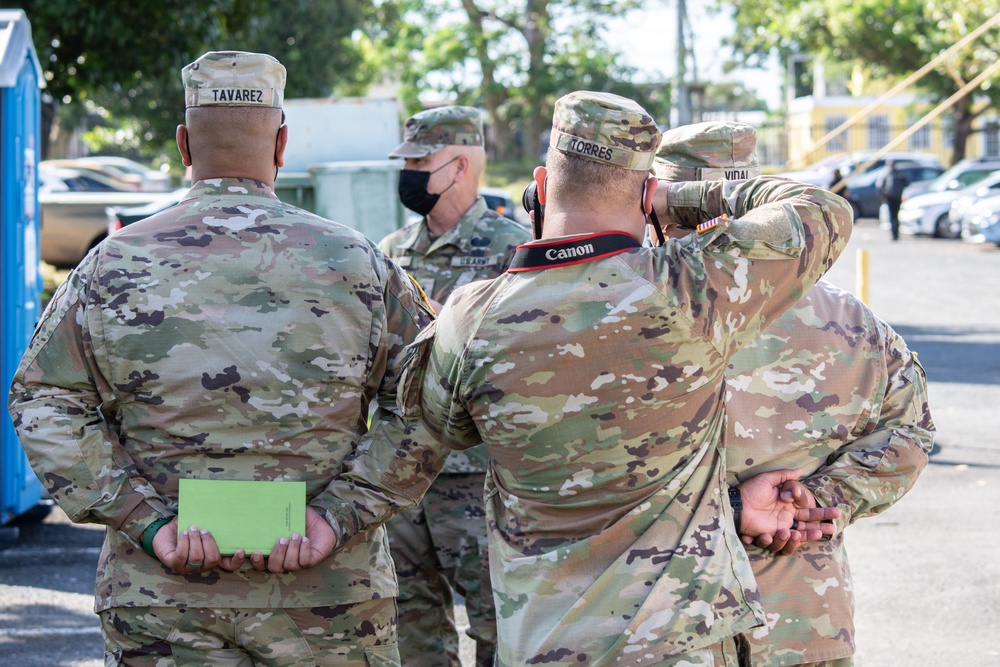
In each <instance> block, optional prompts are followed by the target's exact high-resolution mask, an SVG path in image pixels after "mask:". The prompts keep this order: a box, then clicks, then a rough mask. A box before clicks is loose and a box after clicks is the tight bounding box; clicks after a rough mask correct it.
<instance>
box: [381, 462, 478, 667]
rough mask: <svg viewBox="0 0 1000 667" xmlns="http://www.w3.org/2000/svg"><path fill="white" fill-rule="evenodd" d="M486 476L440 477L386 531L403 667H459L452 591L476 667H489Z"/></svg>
mask: <svg viewBox="0 0 1000 667" xmlns="http://www.w3.org/2000/svg"><path fill="white" fill-rule="evenodd" d="M484 477H485V474H484V473H480V472H473V473H451V474H442V475H441V476H440V477H438V478H437V479H436V480H435V481H434V483H433V484H432V485H431V488H430V489H428V491H427V495H425V496H424V499H423V501H422V502H421V504H420V507H419V508H418V509H415V510H410V511H408V512H403V513H402V514H400V515H398V516H394V517H393V518H392V519H390V520H389V523H388V524H386V528H387V529H388V531H389V546H390V549H391V552H392V560H393V562H394V563H395V565H396V576H397V577H398V579H399V597H398V598H397V601H398V605H399V652H400V655H401V656H402V657H403V664H404V665H407V666H408V667H438V666H446V667H447V666H453V667H461V664H462V663H461V661H460V660H459V642H458V631H457V629H456V626H455V613H454V605H455V599H454V595H453V593H452V592H453V591H454V592H455V593H457V594H459V595H461V596H462V597H463V598H464V599H465V610H466V614H467V616H468V619H469V628H468V629H467V630H466V634H467V635H468V636H469V638H470V639H472V640H473V641H475V642H476V665H478V666H479V667H490V666H491V665H492V664H493V654H494V653H495V650H496V612H495V609H494V606H493V588H492V587H491V586H490V570H489V562H488V560H487V543H486V514H485V511H484V509H483V483H484Z"/></svg>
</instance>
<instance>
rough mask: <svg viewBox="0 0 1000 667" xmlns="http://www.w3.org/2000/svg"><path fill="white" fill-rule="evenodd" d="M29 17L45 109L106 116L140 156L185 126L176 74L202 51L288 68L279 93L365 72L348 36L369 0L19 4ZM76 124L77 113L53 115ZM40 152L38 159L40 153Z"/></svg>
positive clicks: (310, 91)
mask: <svg viewBox="0 0 1000 667" xmlns="http://www.w3.org/2000/svg"><path fill="white" fill-rule="evenodd" d="M11 4H12V5H14V6H20V7H21V8H23V9H24V10H25V13H26V14H27V16H28V19H29V20H30V21H31V26H32V33H33V38H34V42H35V47H36V48H37V50H38V56H39V60H40V62H41V64H42V69H43V70H44V76H45V80H46V84H47V89H46V92H47V94H48V98H49V103H48V104H47V105H46V109H45V110H44V111H43V126H44V127H43V139H47V138H48V136H49V134H48V129H47V128H48V124H49V123H51V122H52V121H53V120H54V119H55V115H56V111H57V109H58V107H59V106H60V105H74V106H77V107H85V108H87V109H95V108H96V109H103V110H106V112H107V114H106V115H107V116H108V119H109V120H108V122H111V123H119V124H121V125H123V126H126V127H127V128H128V133H129V134H130V136H133V137H135V138H136V140H137V141H136V143H137V144H141V147H142V148H143V149H144V150H145V151H146V152H152V153H155V152H157V151H160V150H162V149H163V148H164V147H165V146H168V147H169V146H170V145H171V144H172V142H173V137H174V130H175V128H176V126H177V125H178V124H179V123H181V122H183V105H182V104H181V100H183V91H182V89H181V80H180V70H181V68H182V67H183V66H184V65H186V64H187V63H189V62H191V61H193V60H194V59H195V58H197V57H198V56H199V55H200V54H202V53H204V52H205V51H210V50H226V49H236V50H241V51H261V52H265V53H270V54H272V55H274V56H275V57H276V58H278V59H279V60H281V61H282V63H283V64H285V65H286V66H287V67H288V84H287V86H286V91H285V94H286V97H325V96H327V95H330V94H331V93H332V92H333V91H334V89H336V88H338V87H339V88H340V89H343V90H345V91H348V92H354V91H356V90H358V89H360V88H362V87H363V86H364V83H365V82H364V81H363V79H364V77H365V76H371V72H370V71H368V70H365V69H364V68H363V67H362V66H361V62H360V61H361V55H360V52H359V51H358V50H357V49H356V48H355V47H354V45H353V44H352V33H353V32H354V31H355V29H356V28H357V27H359V26H361V25H363V23H364V21H365V20H368V19H369V18H370V17H371V15H372V12H373V9H372V3H371V2H370V1H368V0H200V1H199V2H197V3H186V2H185V3H180V2H171V1H169V0H168V1H164V0H156V1H154V0H105V1H102V2H86V1H81V0H20V2H18V1H16V0H15V2H13V3H11ZM64 114H65V117H67V118H69V119H72V120H77V119H79V118H80V116H81V115H82V114H81V112H80V110H79V109H78V110H76V111H72V110H70V111H69V112H68V113H67V112H62V113H60V117H63V116H64ZM47 152H48V151H47V147H46V146H43V150H42V153H43V155H46V154H47Z"/></svg>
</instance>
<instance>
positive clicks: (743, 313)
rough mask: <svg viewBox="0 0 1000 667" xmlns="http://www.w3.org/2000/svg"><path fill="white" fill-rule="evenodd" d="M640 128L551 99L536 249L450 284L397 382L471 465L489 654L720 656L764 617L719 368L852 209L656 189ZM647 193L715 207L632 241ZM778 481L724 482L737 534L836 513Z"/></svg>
mask: <svg viewBox="0 0 1000 667" xmlns="http://www.w3.org/2000/svg"><path fill="white" fill-rule="evenodd" d="M659 140H660V131H659V129H658V128H657V126H656V124H655V123H654V122H653V119H652V118H651V117H650V116H649V115H648V114H647V113H646V112H645V111H644V110H643V109H642V108H641V107H640V106H639V105H637V104H636V103H635V102H633V101H631V100H627V99H624V98H621V97H618V96H615V95H609V94H606V93H594V92H577V93H572V94H570V95H567V96H565V97H563V98H560V99H559V100H558V101H557V103H556V107H555V113H554V117H553V126H552V146H551V149H550V150H549V152H548V156H547V158H546V166H545V167H538V168H536V170H535V182H536V184H537V187H538V193H539V200H540V203H541V204H544V205H545V216H544V220H543V227H542V229H543V238H542V239H541V240H539V241H534V242H531V243H529V244H526V245H525V246H522V247H521V248H520V249H518V252H517V253H516V255H515V258H514V260H513V262H512V265H511V268H510V269H509V270H508V271H507V273H505V274H504V275H503V276H502V277H501V278H498V279H497V280H495V281H493V282H481V283H474V284H472V285H468V286H466V287H463V288H461V289H459V290H456V291H455V292H454V293H453V294H452V296H451V299H450V300H449V302H448V303H447V304H446V305H445V307H444V308H443V309H442V311H441V313H440V315H439V317H438V319H437V321H436V322H435V323H434V324H433V325H432V326H431V327H429V328H428V329H426V330H425V331H423V332H421V335H420V336H419V337H418V342H417V343H416V344H415V345H414V351H413V357H412V359H411V362H410V363H409V364H408V365H407V369H406V370H405V371H404V377H403V380H402V381H401V382H402V385H403V386H402V388H401V393H400V400H401V401H402V403H403V407H405V409H406V410H413V411H420V410H422V417H423V419H424V420H425V422H426V423H427V425H428V426H429V427H430V429H431V430H432V432H434V433H435V434H436V435H438V437H440V438H442V440H443V441H445V442H446V444H448V445H449V446H451V447H454V448H457V449H463V448H466V447H470V446H473V445H476V444H479V443H480V442H483V443H485V444H486V447H487V450H488V451H489V454H490V467H489V472H488V474H487V485H486V514H487V518H488V521H489V540H490V566H491V569H492V574H493V587H494V595H495V598H496V602H497V629H498V648H497V651H498V661H499V664H500V665H506V666H513V665H525V664H546V665H588V666H590V667H594V666H599V665H681V664H683V665H731V666H735V665H736V664H737V660H738V658H737V651H738V648H739V647H738V645H737V644H738V640H737V639H736V638H735V637H736V635H738V634H739V633H741V632H744V631H746V630H749V629H750V628H752V627H755V626H759V625H761V624H763V622H764V616H763V609H762V608H761V605H760V602H759V598H758V594H757V591H756V585H755V583H754V579H753V574H752V572H751V570H750V566H749V562H748V561H747V558H746V553H745V551H744V549H743V548H742V545H741V544H740V541H739V537H738V536H737V533H736V530H735V529H734V522H735V521H736V518H735V517H734V512H733V508H732V507H731V506H730V503H729V502H728V498H729V494H728V493H727V488H726V484H725V473H724V469H723V465H722V463H723V461H722V454H721V452H720V449H719V442H720V441H721V438H722V432H723V425H724V419H723V403H722V398H723V372H724V371H725V368H726V365H727V363H728V361H729V359H730V357H732V355H733V354H735V352H736V351H737V349H739V347H740V346H742V345H745V344H746V343H748V342H750V341H751V340H753V338H754V337H756V336H757V334H759V333H760V331H761V329H762V328H763V327H764V325H765V323H766V322H768V321H770V320H772V319H773V318H774V317H776V316H777V315H778V314H780V313H781V312H783V311H784V310H785V309H787V308H788V307H790V306H791V305H792V304H793V303H794V302H795V300H796V298H797V296H798V295H799V294H800V293H801V290H802V289H808V288H809V287H810V286H812V285H813V284H814V283H815V282H816V280H818V278H819V277H820V275H822V273H823V272H824V271H825V270H826V268H827V267H829V265H830V264H831V263H832V262H833V260H834V259H835V258H836V256H837V254H838V252H839V251H840V250H841V249H842V248H843V247H844V244H845V243H846V239H847V235H848V234H850V231H851V223H852V219H851V209H850V207H849V206H848V205H847V203H846V202H845V201H844V200H843V199H841V198H840V197H837V196H835V195H832V194H830V193H829V192H826V191H824V190H821V189H819V188H814V187H811V186H806V185H801V184H796V183H790V182H788V181H784V180H782V179H767V178H761V179H756V180H754V181H748V182H744V183H740V184H739V185H736V184H732V183H723V182H719V183H666V184H663V187H660V188H658V187H657V186H658V182H657V180H656V179H655V178H653V177H651V176H650V168H651V166H652V163H653V157H654V154H655V151H656V149H657V147H658V145H659ZM664 194H665V195H666V196H665V197H664V196H663V195H664ZM654 200H655V201H656V203H657V206H656V211H657V213H658V214H660V216H661V219H663V218H666V220H667V222H674V221H677V222H680V223H682V224H684V225H688V224H698V223H700V222H703V221H704V220H705V217H703V214H704V213H706V212H707V213H709V214H710V215H709V217H713V216H714V217H715V219H714V220H712V221H711V222H710V223H709V224H707V225H701V227H700V228H699V233H698V234H697V235H696V236H693V237H692V238H690V239H686V240H684V241H673V240H670V241H668V242H667V243H666V244H665V245H663V246H662V247H657V248H644V247H641V244H640V240H641V238H642V236H643V230H644V226H645V223H646V215H647V214H648V213H649V212H650V208H651V205H652V204H653V202H654ZM694 221H697V222H694ZM793 477H794V471H783V472H781V473H780V474H773V475H772V476H771V477H770V478H766V477H761V476H758V477H757V478H755V479H757V480H761V479H764V480H765V484H764V486H763V487H759V486H758V487H754V488H752V489H751V488H746V489H744V487H743V486H741V487H740V488H739V489H737V490H736V491H735V494H734V495H735V497H737V498H741V499H742V502H743V510H742V516H741V517H740V519H739V521H740V523H739V524H738V526H739V528H740V530H741V531H742V532H743V533H747V534H754V535H756V534H760V533H764V532H767V533H771V534H773V533H775V532H776V531H777V530H778V529H779V528H783V529H787V528H790V527H791V525H792V521H793V519H794V520H800V521H801V520H804V519H813V520H815V519H817V518H821V517H823V516H832V515H835V514H836V512H832V513H830V514H827V513H826V512H816V513H815V514H814V513H810V512H809V511H808V510H805V511H801V512H798V513H797V512H796V511H795V510H794V508H792V507H790V506H789V505H786V504H782V503H780V502H777V500H776V499H777V496H778V494H777V490H778V487H779V486H780V484H781V483H783V482H784V481H786V480H788V479H791V478H793ZM813 527H815V526H813ZM800 528H802V527H801V526H800ZM829 530H832V526H827V527H825V528H824V530H823V532H829ZM819 532H820V531H819V530H816V531H815V533H816V536H817V537H818V534H819Z"/></svg>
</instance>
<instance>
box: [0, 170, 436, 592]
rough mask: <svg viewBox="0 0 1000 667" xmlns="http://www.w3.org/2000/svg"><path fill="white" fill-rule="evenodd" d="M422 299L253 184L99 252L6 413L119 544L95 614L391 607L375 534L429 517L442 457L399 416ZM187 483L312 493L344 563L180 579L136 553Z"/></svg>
mask: <svg viewBox="0 0 1000 667" xmlns="http://www.w3.org/2000/svg"><path fill="white" fill-rule="evenodd" d="M419 298H420V297H419V295H418V294H417V292H416V290H415V289H413V287H412V285H411V283H410V281H409V280H408V279H407V277H406V276H405V274H404V273H403V272H402V271H401V270H400V269H399V268H398V267H395V265H394V264H393V263H392V262H389V261H388V260H387V259H386V258H385V256H384V255H383V254H382V253H381V252H380V251H379V250H378V249H377V248H375V247H374V245H373V244H372V243H371V242H370V241H368V240H367V239H366V238H364V236H362V235H361V234H359V233H357V232H355V231H353V230H350V229H348V228H346V227H344V226H342V225H339V224H337V223H332V222H329V221H327V220H323V219H322V218H319V217H317V216H314V215H312V214H310V213H308V212H306V211H303V210H300V209H297V208H294V207H292V206H289V205H286V204H283V203H282V202H280V201H279V200H278V199H277V197H275V196H274V193H273V192H272V190H271V189H270V188H268V187H266V186H264V185H262V184H260V183H257V182H254V181H250V180H245V179H213V180H206V181H199V182H197V183H195V184H194V187H193V188H192V190H191V192H190V193H189V195H188V197H187V198H186V199H185V200H184V201H182V202H181V203H180V204H178V205H177V206H175V207H173V208H171V209H169V210H167V211H164V212H163V213H161V214H158V215H156V216H153V217H151V218H148V219H147V220H144V221H141V222H139V223H136V224H134V225H131V226H129V227H128V228H126V229H124V230H122V231H121V232H119V233H116V234H115V235H113V236H111V237H109V238H108V239H107V240H106V241H105V242H104V243H102V244H101V245H100V246H99V247H98V248H97V249H95V250H94V251H92V252H91V253H90V254H89V255H88V256H87V257H86V258H85V259H84V260H83V262H82V263H81V264H80V266H79V267H77V268H76V269H75V270H74V271H73V272H72V273H71V274H70V276H69V278H68V279H67V280H66V282H65V283H64V284H63V285H62V286H61V287H60V289H59V290H58V291H57V293H56V294H55V296H54V297H53V299H52V301H51V303H50V304H49V306H48V307H47V309H46V311H45V313H44V315H43V318H42V321H41V322H40V324H39V327H38V329H37V330H36V333H35V336H34V339H33V340H32V342H31V345H30V347H29V349H28V351H27V352H26V354H25V355H24V358H23V359H22V361H21V365H20V368H19V369H18V371H17V373H16V375H15V378H14V383H13V386H12V390H11V395H10V401H9V406H10V411H11V415H12V417H13V420H14V424H15V427H16V428H17V431H18V435H19V436H20V439H21V443H22V444H23V446H24V448H25V450H26V451H27V453H28V456H29V459H30V460H31V463H32V466H33V467H34V469H35V470H36V471H37V472H38V475H39V477H41V478H42V480H43V481H44V482H45V484H46V486H47V488H48V490H49V491H50V493H51V494H52V496H53V497H54V498H55V500H56V501H57V502H58V503H59V505H60V506H61V507H62V508H63V509H64V510H65V511H66V513H67V514H68V515H69V517H70V519H72V520H73V521H76V522H89V523H100V524H104V525H106V526H107V527H108V528H109V530H108V531H107V533H106V538H105V542H104V548H103V550H102V553H101V558H100V565H99V569H98V576H97V588H96V593H97V600H96V608H97V610H99V611H100V610H103V609H107V608H109V607H116V606H192V607H250V608H270V607H313V606H331V605H336V604H341V603H350V602H356V601H362V600H368V599H372V598H377V597H386V596H393V595H395V593H396V580H395V574H394V572H393V566H392V562H391V560H390V557H389V550H388V544H387V539H386V537H385V531H384V529H382V528H381V527H379V528H374V526H375V525H377V524H379V523H380V522H382V521H384V520H385V519H386V518H388V515H389V514H391V513H392V512H395V511H397V510H399V509H408V508H410V507H413V506H415V505H416V503H417V502H418V501H419V499H420V497H421V495H422V494H423V492H424V491H425V490H426V488H427V486H428V485H429V484H430V482H431V481H432V479H433V475H434V473H436V472H437V469H438V467H439V466H440V457H441V456H442V455H443V452H444V451H445V450H443V448H441V447H440V445H436V444H434V445H433V446H430V443H432V442H433V439H432V438H429V436H428V434H427V433H426V430H424V429H423V427H422V426H421V427H419V428H415V427H414V426H413V425H412V424H410V425H408V424H406V423H405V422H404V421H403V420H402V418H401V417H400V416H399V415H398V413H397V412H396V403H395V390H396V378H397V376H398V371H399V369H398V365H399V364H400V363H401V361H402V358H403V352H404V350H405V346H406V344H407V343H409V342H410V341H411V340H412V338H413V337H414V336H415V335H416V333H417V331H418V330H419V327H420V326H422V325H423V324H425V323H426V322H428V321H429V318H430V315H429V311H426V310H422V307H421V306H420V305H419V303H418V300H419ZM373 401H377V403H378V404H379V406H380V410H379V411H378V414H377V415H376V418H375V420H374V421H373V423H372V428H371V430H368V431H367V432H366V426H365V423H366V418H367V416H368V408H369V404H370V403H371V402H373ZM439 449H440V450H441V451H438V450H439ZM182 477H191V478H209V477H210V478H214V479H233V480H288V481H304V482H306V485H307V490H306V494H307V502H308V503H309V505H310V506H312V507H313V508H315V509H316V510H317V511H319V512H320V513H321V514H324V513H325V514H326V517H327V519H328V521H330V523H331V525H332V526H333V527H334V529H335V531H336V532H337V535H338V538H339V544H340V545H341V546H340V547H338V550H337V551H335V552H334V553H333V554H332V555H331V556H330V557H329V558H328V559H327V560H325V561H324V562H323V563H321V564H320V565H318V566H317V567H314V568H311V569H305V570H302V571H299V572H296V573H291V574H281V575H273V574H268V573H262V572H256V571H254V570H252V569H250V568H249V567H248V565H249V564H247V566H244V568H243V569H242V570H240V571H238V572H235V573H228V572H224V571H222V570H220V569H215V570H212V571H209V572H207V573H205V574H202V575H190V576H185V575H179V574H174V573H172V572H171V571H170V570H169V569H167V568H166V567H165V566H164V565H163V564H161V563H160V562H159V560H157V559H155V558H152V557H150V556H148V555H146V553H144V552H143V551H142V549H141V548H139V547H138V546H137V542H138V540H139V539H140V537H141V534H142V532H143V530H144V529H145V527H147V526H148V525H150V524H151V523H152V521H153V520H155V519H157V518H159V517H169V516H171V515H173V514H175V513H176V506H177V503H176V501H177V488H178V480H179V479H180V478H182ZM185 528H186V526H185ZM369 529H370V530H369Z"/></svg>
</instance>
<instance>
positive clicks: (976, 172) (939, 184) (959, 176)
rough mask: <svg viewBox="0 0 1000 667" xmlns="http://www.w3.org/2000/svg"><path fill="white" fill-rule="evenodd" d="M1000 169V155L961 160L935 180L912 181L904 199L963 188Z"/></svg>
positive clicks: (907, 187)
mask: <svg viewBox="0 0 1000 667" xmlns="http://www.w3.org/2000/svg"><path fill="white" fill-rule="evenodd" d="M997 169H1000V157H978V158H968V159H965V160H959V161H958V162H956V163H955V164H954V165H952V166H951V167H949V168H948V169H946V170H945V172H944V173H943V174H941V175H940V176H938V177H937V178H935V179H934V180H933V181H923V182H920V183H912V184H910V185H908V186H906V188H905V189H904V190H903V201H906V200H907V199H909V198H910V197H916V196H917V195H920V194H923V193H925V192H947V191H949V190H961V189H962V188H966V187H968V186H970V185H972V184H973V183H976V182H978V181H981V180H982V179H984V178H986V177H987V176H989V175H990V174H991V173H993V172H994V171H996V170H997Z"/></svg>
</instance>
